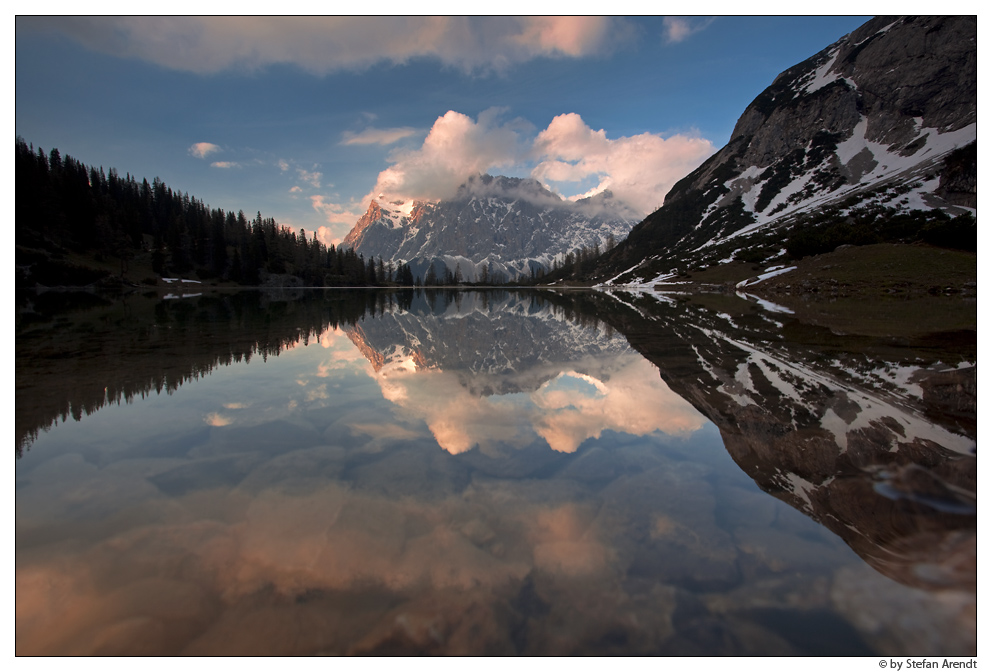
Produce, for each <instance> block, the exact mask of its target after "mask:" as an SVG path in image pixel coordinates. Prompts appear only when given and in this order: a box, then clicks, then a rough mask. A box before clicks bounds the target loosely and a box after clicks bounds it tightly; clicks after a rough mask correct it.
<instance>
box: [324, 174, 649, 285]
mask: <svg viewBox="0 0 992 672" xmlns="http://www.w3.org/2000/svg"><path fill="white" fill-rule="evenodd" d="M638 221H640V217H639V215H638V214H637V213H636V212H635V211H634V210H632V209H631V208H630V207H629V206H627V205H626V204H624V203H622V202H620V201H618V200H617V199H616V198H615V197H614V196H613V194H612V193H611V192H609V191H603V192H601V193H599V194H596V195H594V196H591V197H587V198H584V199H580V200H577V201H569V200H566V199H563V198H562V197H561V196H559V195H557V194H555V193H553V192H551V191H550V190H548V189H547V188H546V187H544V185H542V184H541V183H540V182H539V181H537V180H533V179H530V178H515V177H506V176H493V175H488V174H483V175H477V176H472V177H470V178H469V179H468V180H467V181H466V182H464V183H463V184H462V185H461V186H460V187H459V188H458V191H457V192H456V193H455V195H454V196H452V197H451V198H449V199H445V200H440V201H435V202H431V201H422V200H411V201H388V200H386V199H385V198H384V197H383V196H382V195H380V197H379V198H375V199H372V201H371V202H370V204H369V208H368V210H367V211H366V212H365V214H364V215H362V217H361V218H360V219H359V220H358V222H356V224H355V226H354V227H353V228H352V230H351V231H350V232H349V233H348V235H347V236H346V237H345V239H344V241H343V242H342V246H344V247H348V248H351V249H353V250H355V251H356V252H357V253H360V254H364V255H366V256H381V257H382V258H383V259H384V260H386V261H391V262H393V263H409V264H410V265H411V267H412V268H413V269H414V273H415V274H417V275H421V276H424V275H426V271H427V269H428V268H430V267H431V266H436V265H438V264H443V265H444V266H445V267H446V268H447V269H448V270H450V271H455V270H456V268H457V269H458V270H460V272H461V274H462V276H463V278H464V279H465V280H469V281H472V280H477V279H482V280H485V279H500V278H502V279H505V280H512V279H517V278H520V277H526V276H529V275H533V274H534V273H536V272H538V271H545V270H550V269H551V268H552V267H553V266H554V264H555V262H556V260H559V261H560V260H563V259H564V258H565V257H566V255H568V254H569V253H570V252H572V253H574V252H575V251H577V250H579V249H582V248H587V249H589V250H593V249H596V248H599V249H603V248H605V247H607V246H608V245H610V244H611V241H615V240H619V239H622V238H623V237H625V236H626V234H627V232H628V231H629V230H630V228H631V227H633V226H634V224H636V223H637V222H638Z"/></svg>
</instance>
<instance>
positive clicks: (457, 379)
mask: <svg viewBox="0 0 992 672" xmlns="http://www.w3.org/2000/svg"><path fill="white" fill-rule="evenodd" d="M345 330H346V332H347V334H348V336H349V337H350V338H351V340H352V342H353V343H354V344H355V345H356V346H357V347H358V349H359V350H360V351H361V352H362V354H363V355H364V356H365V357H366V359H368V360H369V362H370V363H371V364H372V368H373V371H374V375H375V377H376V380H377V382H378V383H379V386H380V388H381V390H382V393H383V395H384V396H385V398H387V399H388V400H390V401H392V402H394V403H395V404H397V405H398V406H400V407H401V408H403V409H404V410H405V411H406V412H407V413H409V414H411V415H413V416H415V417H416V418H418V419H419V420H423V421H424V422H425V423H426V424H427V425H428V427H429V428H430V429H431V431H432V433H433V434H434V437H435V439H436V440H437V441H438V443H439V444H440V445H441V447H442V448H444V449H445V450H447V451H449V452H451V453H461V452H464V451H466V450H469V449H471V448H472V447H473V446H476V445H478V446H480V447H481V449H482V450H483V451H486V450H488V449H490V448H492V446H494V445H495V444H496V443H497V442H499V443H502V444H504V445H517V446H520V445H523V444H525V443H527V442H529V441H530V440H533V439H534V438H535V437H536V436H539V437H541V438H543V439H544V440H545V441H547V443H548V444H549V445H550V446H551V447H552V448H553V449H555V450H557V451H560V452H567V453H571V452H574V451H575V450H576V449H577V448H578V446H579V445H580V444H581V443H582V442H583V441H585V440H586V439H588V438H591V437H594V436H597V437H598V436H599V435H600V434H601V432H602V431H603V430H605V429H611V430H615V431H623V432H626V433H629V434H638V435H639V434H646V433H650V432H654V431H662V432H665V433H668V434H681V435H685V434H688V433H691V432H693V431H695V430H697V429H699V428H700V427H701V426H702V418H701V417H700V416H699V415H698V413H697V412H696V411H695V410H693V409H692V408H691V407H690V406H689V405H688V404H686V403H685V402H684V401H683V400H681V399H679V398H678V397H677V396H676V395H673V394H672V393H671V391H670V390H669V389H668V387H667V386H666V385H665V384H664V383H663V381H661V380H659V379H658V377H657V374H656V373H655V372H654V371H653V370H652V368H651V367H650V365H648V364H647V363H646V362H645V361H644V360H643V358H641V357H640V356H639V355H637V354H636V353H633V352H632V351H631V350H630V348H629V346H628V345H627V342H626V341H625V340H624V339H623V337H621V336H618V335H616V334H615V333H614V332H613V330H612V329H611V328H609V327H605V328H603V325H601V324H600V323H599V322H598V320H596V319H595V318H592V317H590V316H588V315H586V316H583V315H581V314H578V313H574V312H573V311H570V310H565V309H564V308H562V307H559V306H555V305H553V304H550V303H547V302H546V301H545V300H544V299H543V298H542V297H541V296H540V295H538V294H534V293H524V294H520V293H513V294H511V293H509V292H453V293H442V292H427V293H426V294H418V295H417V298H416V299H415V300H414V301H413V304H412V305H411V309H410V311H409V312H406V311H403V312H392V313H386V314H383V315H380V316H379V317H378V318H377V319H375V320H364V321H362V322H361V323H356V324H354V325H351V326H349V327H347V328H346V329H345Z"/></svg>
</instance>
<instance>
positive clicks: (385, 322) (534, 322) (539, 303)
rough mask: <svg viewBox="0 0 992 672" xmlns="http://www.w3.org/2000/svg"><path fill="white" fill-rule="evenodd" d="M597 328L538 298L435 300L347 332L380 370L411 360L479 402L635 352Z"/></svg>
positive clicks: (430, 297)
mask: <svg viewBox="0 0 992 672" xmlns="http://www.w3.org/2000/svg"><path fill="white" fill-rule="evenodd" d="M597 324H598V320H596V319H595V318H592V317H591V316H586V317H585V319H583V320H581V321H578V320H574V319H568V318H566V316H565V314H564V311H563V310H562V309H561V308H558V307H556V306H554V305H551V304H548V303H546V302H545V301H544V300H543V299H542V298H541V297H540V296H539V295H537V294H517V293H512V294H511V293H509V292H458V293H452V294H447V293H441V292H437V293H431V292H428V293H427V294H421V295H418V296H417V298H416V299H415V300H414V302H413V304H412V305H411V307H410V311H409V312H396V313H391V314H386V315H383V316H381V318H380V319H377V320H370V321H363V322H362V323H360V324H355V325H354V326H353V327H351V328H349V329H348V330H347V331H348V334H349V336H350V337H351V339H352V341H353V342H354V343H355V344H356V345H357V346H358V348H359V349H360V350H361V351H362V353H363V354H364V355H365V356H366V358H368V359H369V361H370V362H372V363H373V365H374V366H375V368H376V369H377V370H379V369H382V368H383V367H388V366H389V365H390V364H393V365H395V364H396V363H398V362H400V361H402V360H405V359H407V358H412V360H413V361H414V363H415V364H416V366H417V368H418V369H429V368H435V369H441V370H444V371H449V372H452V373H454V374H456V375H458V377H459V380H460V382H461V383H462V385H464V386H465V387H466V388H467V389H469V390H471V391H473V392H474V393H475V394H477V395H492V394H510V393H514V392H530V391H533V390H536V389H537V388H538V387H539V386H540V385H541V384H542V383H544V382H546V381H548V380H550V379H551V378H553V377H554V376H556V375H558V374H559V373H560V371H561V365H562V364H565V363H570V364H571V365H573V366H575V365H579V366H583V364H584V366H586V367H597V366H600V364H599V363H598V362H599V360H600V358H602V357H604V356H607V355H617V354H619V353H622V352H627V351H628V350H629V348H628V346H627V342H626V341H625V340H624V338H623V337H622V336H619V335H616V334H615V333H614V332H613V330H612V329H610V328H607V329H606V330H605V331H602V330H599V329H597ZM583 372H586V370H585V369H583Z"/></svg>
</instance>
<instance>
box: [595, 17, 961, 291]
mask: <svg viewBox="0 0 992 672" xmlns="http://www.w3.org/2000/svg"><path fill="white" fill-rule="evenodd" d="M976 40H977V20H976V17H974V16H970V17H969V16H955V17H898V18H896V17H877V18H875V19H872V20H871V21H869V22H867V23H866V24H864V25H863V26H862V27H860V28H859V29H857V30H856V31H854V32H852V33H851V34H849V35H847V36H845V37H843V38H842V39H840V40H838V41H837V42H836V43H834V44H832V45H830V46H829V47H827V48H826V49H824V50H823V51H821V52H820V53H818V54H816V55H815V56H813V57H811V58H809V59H807V60H806V61H804V62H802V63H800V64H798V65H796V66H794V67H792V68H790V69H788V70H786V71H785V72H783V73H782V74H781V75H779V76H778V77H777V78H776V79H775V81H774V82H773V83H772V85H771V86H769V87H768V88H767V89H765V91H764V92H762V93H761V95H759V96H758V97H757V98H755V100H754V101H753V102H752V103H751V104H750V105H749V106H748V107H747V109H746V110H745V111H744V113H743V114H742V115H741V117H740V119H739V120H738V122H737V125H736V127H735V128H734V131H733V134H732V136H731V139H730V142H729V143H728V144H727V145H726V146H725V147H724V148H723V149H721V150H720V151H719V152H717V153H716V154H715V155H713V156H712V157H711V158H710V159H709V160H708V161H706V162H705V163H704V164H703V165H702V166H700V167H699V168H698V169H697V170H695V171H693V172H692V173H690V174H689V175H688V176H687V177H685V178H684V179H682V180H681V181H680V182H679V183H677V184H676V185H675V186H674V187H673V188H672V190H671V191H670V192H669V193H668V195H667V196H666V197H665V202H664V205H663V206H662V207H661V208H660V209H659V210H657V211H655V212H654V213H652V214H651V215H649V216H648V217H647V218H646V219H645V220H644V221H643V222H642V223H641V224H639V225H638V226H637V227H635V228H634V229H633V230H632V231H631V233H630V236H629V237H628V239H627V240H626V242H625V243H624V244H622V245H620V246H618V247H617V248H616V249H615V250H613V251H612V252H611V253H609V254H607V255H604V257H603V258H602V259H601V261H600V263H599V264H598V266H597V267H596V269H595V270H594V271H592V272H590V273H587V274H586V278H585V279H587V280H593V281H595V282H599V283H608V284H652V283H653V282H654V280H655V279H657V278H658V277H664V276H666V275H669V274H670V273H671V272H672V271H673V270H675V269H685V268H687V267H695V268H698V267H705V266H710V265H713V264H717V263H721V262H726V261H729V260H731V259H734V258H736V259H741V260H745V261H748V262H752V263H760V262H764V261H771V260H775V259H776V258H784V257H786V256H787V255H788V254H790V253H788V252H787V251H786V247H787V245H786V243H787V241H788V240H790V237H791V239H795V238H796V237H797V236H798V235H799V233H800V232H806V233H807V235H811V234H812V232H818V233H819V232H822V231H824V230H826V229H828V228H830V227H834V229H832V232H833V237H832V238H831V237H830V236H826V238H825V239H826V240H827V241H828V243H827V244H830V242H831V241H832V242H834V243H835V242H852V243H859V242H882V241H893V240H898V239H913V238H914V236H919V234H920V231H921V230H924V229H925V230H926V231H935V230H938V228H939V227H940V226H945V227H946V224H945V222H946V221H947V220H948V219H949V218H950V217H954V216H957V215H962V214H972V215H974V214H976V207H977V198H976V188H977V181H976V163H977V162H976V149H975V141H976V127H977V124H976V122H977V69H976V68H977V66H976V62H977V41H976ZM908 213H911V214H908ZM893 222H894V223H893ZM839 225H843V226H846V227H847V229H845V231H843V232H841V233H837V227H838V226H839ZM971 226H972V227H974V224H973V223H972V225H971ZM928 227H929V228H928ZM971 230H972V231H973V230H974V229H973V228H972V229H971ZM941 231H942V229H941ZM941 235H943V234H941ZM845 236H846V238H845ZM858 236H860V237H861V238H864V239H865V240H864V241H862V240H861V238H858ZM831 249H832V248H831Z"/></svg>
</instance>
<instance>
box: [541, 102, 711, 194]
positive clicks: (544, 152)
mask: <svg viewBox="0 0 992 672" xmlns="http://www.w3.org/2000/svg"><path fill="white" fill-rule="evenodd" d="M714 151H715V147H714V146H713V143H712V142H710V141H709V140H706V139H705V138H700V137H695V136H689V135H681V134H678V135H673V136H670V137H668V138H664V137H662V136H660V135H657V134H654V133H641V134H640V135H634V136H628V137H621V138H617V139H616V140H611V139H609V138H607V137H606V132H605V131H604V130H602V129H600V130H598V131H594V130H593V129H592V128H590V127H589V126H587V125H586V123H585V122H584V121H583V120H582V117H580V116H579V115H578V114H574V113H572V114H561V115H558V116H557V117H555V118H554V119H553V120H552V121H551V123H550V124H549V125H548V127H547V128H546V129H545V130H543V131H541V132H540V133H539V134H538V136H537V139H536V140H535V141H534V155H535V156H536V157H537V159H538V160H539V161H540V163H538V165H537V166H536V167H535V168H534V170H533V171H532V173H531V174H532V176H533V177H535V178H536V179H539V180H550V181H554V182H579V181H582V180H584V179H586V178H589V177H593V178H596V179H598V180H599V184H598V185H597V186H596V187H594V188H593V189H592V190H590V191H589V192H587V193H585V194H581V196H588V195H592V194H594V193H598V192H600V191H603V190H604V189H609V190H611V191H612V192H613V194H614V196H616V197H617V198H618V199H620V200H621V201H624V202H625V203H627V204H628V205H630V206H632V207H633V208H635V209H637V210H639V211H640V212H642V213H644V214H647V213H648V212H651V211H652V210H654V209H655V208H657V207H658V206H659V205H661V203H662V200H663V199H664V196H665V194H666V193H668V190H669V189H671V188H672V185H674V184H675V182H677V181H678V180H679V179H681V178H683V177H685V175H687V174H688V173H689V172H690V171H692V170H693V169H695V168H696V167H697V166H699V164H701V163H702V162H703V161H704V160H705V159H706V158H707V157H708V156H710V155H711V154H712V153H713V152H714Z"/></svg>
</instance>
